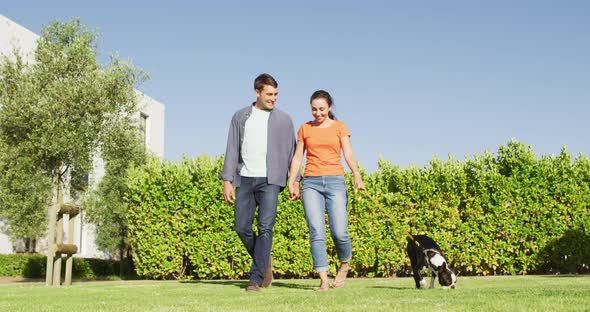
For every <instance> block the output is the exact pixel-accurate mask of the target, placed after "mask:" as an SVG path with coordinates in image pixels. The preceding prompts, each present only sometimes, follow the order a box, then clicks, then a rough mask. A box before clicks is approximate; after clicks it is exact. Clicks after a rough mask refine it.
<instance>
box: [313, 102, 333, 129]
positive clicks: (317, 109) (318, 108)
mask: <svg viewBox="0 0 590 312" xmlns="http://www.w3.org/2000/svg"><path fill="white" fill-rule="evenodd" d="M331 109H332V108H331V107H330V106H329V105H328V101H326V99H324V98H317V99H314V100H313V101H311V114H312V115H313V118H315V121H316V123H318V124H321V123H322V122H324V121H326V120H327V119H328V112H330V110H331Z"/></svg>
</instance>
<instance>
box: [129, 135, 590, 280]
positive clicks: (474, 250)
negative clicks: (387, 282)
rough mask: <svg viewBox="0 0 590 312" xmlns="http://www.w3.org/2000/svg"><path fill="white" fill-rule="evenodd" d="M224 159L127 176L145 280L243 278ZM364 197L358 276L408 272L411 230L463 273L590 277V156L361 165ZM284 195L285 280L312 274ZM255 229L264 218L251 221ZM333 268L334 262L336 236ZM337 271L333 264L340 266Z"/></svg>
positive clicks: (508, 151) (526, 151) (352, 203)
mask: <svg viewBox="0 0 590 312" xmlns="http://www.w3.org/2000/svg"><path fill="white" fill-rule="evenodd" d="M222 163H223V159H222V158H221V157H217V158H209V157H207V156H202V157H199V158H198V159H195V160H188V159H184V160H183V161H182V162H181V163H170V162H162V161H160V160H157V159H151V160H150V161H149V162H148V163H147V164H146V165H145V166H142V167H137V168H133V169H132V170H130V172H129V179H128V181H127V184H128V185H127V186H128V190H129V191H128V192H127V195H126V202H127V205H128V209H129V214H128V216H129V219H128V221H129V224H130V226H129V229H130V232H129V235H130V242H131V245H132V248H133V250H134V254H135V265H136V269H137V273H138V274H139V275H140V276H145V277H150V278H163V279H168V278H198V279H235V278H241V277H244V276H245V275H247V273H248V271H249V266H250V261H251V260H250V257H249V256H248V254H247V252H246V250H245V248H244V247H243V246H242V244H241V242H240V240H239V238H238V236H237V234H235V232H234V230H233V221H234V220H233V207H232V206H231V205H229V204H227V203H225V202H224V201H223V196H222V183H221V181H220V180H219V179H218V178H217V176H218V174H219V172H220V171H221V168H222ZM362 174H363V177H364V180H365V184H366V186H367V191H366V192H358V191H355V190H354V189H353V188H352V176H351V175H348V174H347V176H346V179H347V184H348V187H349V234H350V237H351V240H352V248H353V261H352V262H351V265H352V274H353V275H356V276H393V275H396V274H397V275H403V274H407V273H408V270H409V269H408V268H409V260H408V259H407V256H406V255H405V245H406V240H405V238H406V236H407V234H408V233H412V234H427V235H430V236H432V237H433V238H434V239H435V240H437V242H438V243H439V245H440V246H441V247H442V249H443V250H444V251H445V253H446V255H447V257H448V259H449V260H450V261H451V263H453V264H454V266H455V268H456V269H458V270H459V271H460V272H461V274H468V275H489V274H492V275H496V274H529V273H558V272H560V273H568V272H580V273H581V272H588V271H589V268H588V265H589V264H590V261H589V260H588V259H590V247H589V246H588V244H586V242H587V241H588V240H589V238H590V233H589V229H590V211H589V209H590V208H589V207H590V159H589V158H588V157H586V156H583V155H579V156H578V157H576V158H575V159H572V157H571V156H570V155H569V154H568V153H567V151H566V150H565V149H563V150H562V152H561V153H560V154H559V155H557V156H553V155H552V156H542V157H537V156H536V155H535V153H534V151H533V149H532V147H530V146H526V145H525V144H522V143H520V142H517V141H514V140H513V141H510V142H508V143H507V144H506V145H502V146H501V147H500V148H499V149H498V152H497V155H494V154H492V153H490V152H485V153H484V154H482V155H475V156H474V157H473V158H471V159H465V160H464V161H459V160H456V159H453V158H450V159H449V160H446V161H443V160H440V159H437V158H434V159H433V160H431V161H430V163H429V164H428V165H426V166H424V168H419V167H416V166H412V167H408V168H404V169H401V168H400V167H399V166H395V165H393V164H392V163H391V162H388V161H384V160H381V161H380V162H379V166H378V169H377V170H376V171H375V172H373V173H371V174H367V173H366V172H362ZM288 197H289V196H288V192H287V191H286V190H284V191H283V192H282V193H281V194H280V198H279V207H278V214H277V222H276V225H275V228H274V242H273V249H272V254H273V257H274V258H275V272H276V273H277V274H278V275H280V276H283V277H296V278H297V277H308V276H311V274H312V269H313V266H312V261H311V255H310V251H309V241H308V240H309V236H308V231H307V225H306V223H305V218H304V215H303V208H302V206H301V202H300V201H296V202H291V201H289V200H288ZM254 226H255V225H254ZM327 244H328V246H327V247H328V251H329V256H330V261H331V263H335V262H337V261H336V260H337V259H336V253H335V249H334V246H333V243H332V241H331V240H330V239H328V240H327ZM331 269H332V270H333V271H335V270H336V268H335V266H334V267H332V268H331Z"/></svg>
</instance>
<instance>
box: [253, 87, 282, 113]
mask: <svg viewBox="0 0 590 312" xmlns="http://www.w3.org/2000/svg"><path fill="white" fill-rule="evenodd" d="M278 96H279V89H277V88H275V87H273V86H269V85H264V88H262V90H256V98H257V99H256V107H257V108H258V109H262V110H271V109H273V108H274V107H275V102H276V101H277V97H278Z"/></svg>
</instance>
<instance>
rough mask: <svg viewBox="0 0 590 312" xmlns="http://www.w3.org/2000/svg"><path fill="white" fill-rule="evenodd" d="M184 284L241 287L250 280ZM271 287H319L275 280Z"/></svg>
mask: <svg viewBox="0 0 590 312" xmlns="http://www.w3.org/2000/svg"><path fill="white" fill-rule="evenodd" d="M181 283H183V284H209V285H224V286H234V287H239V288H244V289H245V288H246V286H248V281H244V280H242V281H181ZM271 287H282V288H291V289H315V288H317V287H314V286H310V285H300V284H295V283H287V282H280V281H274V282H273V283H272V286H271Z"/></svg>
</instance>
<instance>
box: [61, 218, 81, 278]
mask: <svg viewBox="0 0 590 312" xmlns="http://www.w3.org/2000/svg"><path fill="white" fill-rule="evenodd" d="M74 217H75V215H74V214H73V213H71V212H70V213H69V214H68V243H70V244H72V245H73V244H74V243H75V242H74V226H75V223H76V222H75V219H74ZM74 246H75V245H74ZM77 249H78V248H76V251H75V252H74V253H76V252H77ZM72 255H73V254H71V253H69V254H68V257H67V258H66V280H65V281H64V284H65V285H66V286H70V285H72V262H73V261H74V260H73V259H72Z"/></svg>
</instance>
